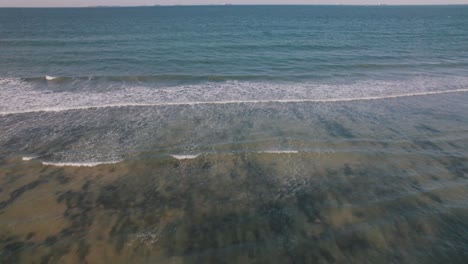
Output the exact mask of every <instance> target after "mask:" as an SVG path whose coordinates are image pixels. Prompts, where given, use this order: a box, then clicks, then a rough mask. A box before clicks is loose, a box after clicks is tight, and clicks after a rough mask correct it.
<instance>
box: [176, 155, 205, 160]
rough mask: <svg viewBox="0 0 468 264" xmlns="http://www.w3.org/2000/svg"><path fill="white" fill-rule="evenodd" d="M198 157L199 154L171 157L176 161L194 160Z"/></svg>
mask: <svg viewBox="0 0 468 264" xmlns="http://www.w3.org/2000/svg"><path fill="white" fill-rule="evenodd" d="M198 156H200V154H198V155H171V157H173V158H175V159H178V160H188V159H196V158H198Z"/></svg>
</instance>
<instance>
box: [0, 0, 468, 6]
mask: <svg viewBox="0 0 468 264" xmlns="http://www.w3.org/2000/svg"><path fill="white" fill-rule="evenodd" d="M223 3H231V4H366V5H367V4H379V3H385V4H399V5H401V4H468V0H290V1H288V0H0V7H15V6H17V7H49V6H57V7H59V6H61V7H64V6H97V5H156V4H160V5H199V4H202V5H204V4H223Z"/></svg>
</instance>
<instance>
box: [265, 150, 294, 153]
mask: <svg viewBox="0 0 468 264" xmlns="http://www.w3.org/2000/svg"><path fill="white" fill-rule="evenodd" d="M258 153H267V154H298V153H299V151H297V150H266V151H259V152H258Z"/></svg>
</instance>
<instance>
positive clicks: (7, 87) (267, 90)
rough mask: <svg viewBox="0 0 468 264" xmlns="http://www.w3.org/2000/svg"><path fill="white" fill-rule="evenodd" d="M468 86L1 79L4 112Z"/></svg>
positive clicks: (318, 99) (396, 94) (409, 93)
mask: <svg viewBox="0 0 468 264" xmlns="http://www.w3.org/2000/svg"><path fill="white" fill-rule="evenodd" d="M448 84H450V86H447V85H448ZM467 86H468V78H462V77H460V78H458V79H456V78H452V79H450V80H445V79H443V78H441V79H435V80H420V79H417V80H412V81H394V82H386V81H362V82H357V83H351V84H342V85H336V84H335V85H331V84H328V85H325V84H314V83H266V82H263V83H261V82H237V81H228V82H224V83H209V82H208V83H204V84H197V85H181V86H177V87H168V88H150V87H123V88H116V89H114V90H112V89H111V90H105V91H103V92H96V91H75V92H69V91H60V92H56V91H50V90H44V89H43V88H42V89H36V88H35V87H34V85H33V84H32V83H30V82H28V81H24V80H21V79H0V115H8V114H21V113H34V112H61V111H70V110H87V109H100V108H123V107H157V106H167V107H168V106H196V105H229V104H272V103H275V104H288V103H339V102H352V101H370V100H384V99H395V98H402V97H413V96H429V95H438V94H448V93H462V92H468V88H466V87H467Z"/></svg>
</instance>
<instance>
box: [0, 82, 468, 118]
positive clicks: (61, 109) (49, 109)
mask: <svg viewBox="0 0 468 264" xmlns="http://www.w3.org/2000/svg"><path fill="white" fill-rule="evenodd" d="M463 92H468V88H465V89H454V90H445V91H428V92H416V93H407V94H396V95H384V96H368V97H355V98H332V99H260V100H226V101H193V102H170V103H122V104H104V105H90V106H73V107H46V108H40V109H31V110H20V111H5V112H0V115H12V114H27V113H40V112H64V111H72V110H91V109H101V108H120V107H151V106H195V105H229V104H271V103H279V104H287V103H340V102H355V101H372V100H385V99H396V98H404V97H413V96H428V95H440V94H449V93H463Z"/></svg>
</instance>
